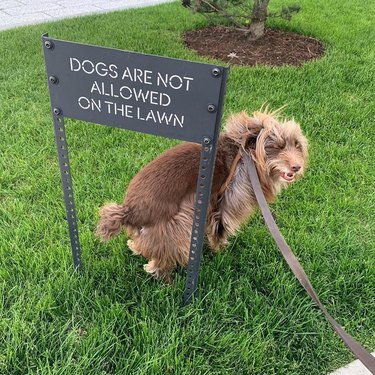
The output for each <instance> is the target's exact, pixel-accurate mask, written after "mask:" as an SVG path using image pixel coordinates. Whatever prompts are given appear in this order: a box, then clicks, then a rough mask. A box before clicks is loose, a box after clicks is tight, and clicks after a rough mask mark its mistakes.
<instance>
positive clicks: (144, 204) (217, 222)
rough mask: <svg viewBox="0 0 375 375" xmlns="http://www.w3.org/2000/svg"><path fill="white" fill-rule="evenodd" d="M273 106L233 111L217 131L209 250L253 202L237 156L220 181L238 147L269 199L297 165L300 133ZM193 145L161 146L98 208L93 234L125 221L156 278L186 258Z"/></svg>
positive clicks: (111, 232)
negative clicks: (118, 198) (116, 197)
mask: <svg viewBox="0 0 375 375" xmlns="http://www.w3.org/2000/svg"><path fill="white" fill-rule="evenodd" d="M275 114H276V112H274V113H262V112H255V113H254V114H253V116H252V117H249V116H248V115H247V114H246V113H245V112H242V113H239V114H235V115H232V116H230V118H229V119H228V121H227V125H226V127H225V130H224V131H223V132H222V134H221V135H220V137H219V142H218V151H217V157H216V164H215V170H214V177H213V183H212V189H211V199H210V206H209V210H208V216H207V226H206V234H207V239H208V243H209V245H210V247H211V249H212V250H213V251H214V252H216V251H218V250H219V249H220V248H221V247H223V246H225V245H226V244H227V237H228V236H229V235H234V234H235V233H236V231H237V230H238V229H239V227H240V226H241V225H242V224H243V223H244V222H245V221H246V220H247V219H248V218H249V217H250V215H251V214H252V212H253V210H254V209H255V208H256V206H257V203H256V200H255V197H254V193H253V189H252V186H251V183H250V180H249V177H248V174H247V171H246V167H245V165H244V159H243V158H241V159H240V160H239V162H238V164H237V165H236V168H235V171H234V174H233V177H232V178H231V180H230V181H227V178H228V175H229V174H230V169H231V166H232V164H233V162H234V160H235V158H236V155H237V154H238V153H240V155H243V153H245V152H246V153H250V154H251V155H252V157H253V160H254V161H255V165H256V168H257V172H258V175H259V178H260V181H261V184H262V188H263V192H264V194H265V196H266V199H267V201H268V202H272V201H273V200H274V199H275V198H276V195H277V194H278V193H279V192H280V190H281V189H282V188H284V187H286V186H288V184H290V183H291V182H293V181H295V180H296V178H298V177H299V176H301V175H302V173H303V170H304V167H305V164H306V160H307V140H306V138H305V137H304V136H303V134H302V132H301V129H300V126H299V125H298V124H297V123H296V122H294V121H285V122H279V120H277V118H276V117H275ZM200 152H201V146H200V145H198V144H194V143H187V142H186V143H182V144H180V145H178V146H175V147H173V148H171V149H170V150H167V151H166V152H164V153H163V154H161V155H160V156H159V157H157V158H156V159H155V160H153V161H152V162H150V163H149V164H148V165H146V166H145V167H144V168H143V169H142V170H141V171H140V172H139V173H138V174H137V175H136V176H135V177H134V178H133V180H132V181H131V182H130V184H129V187H128V191H127V194H126V197H125V200H124V202H123V203H122V204H120V205H118V204H115V203H111V204H108V205H105V206H103V207H102V208H101V209H100V221H99V223H98V227H97V234H98V235H99V236H100V237H101V238H102V239H103V240H104V241H107V240H109V239H110V238H111V237H113V236H115V235H117V234H119V233H120V232H121V230H122V229H123V228H125V229H126V231H127V233H128V235H129V236H130V237H131V240H129V241H128V246H129V248H130V249H131V250H132V251H133V252H134V253H135V254H139V255H142V256H144V257H145V258H147V259H148V260H149V262H148V264H146V265H145V266H144V268H145V270H146V271H147V272H149V273H151V274H152V275H153V276H155V277H157V278H162V279H169V277H170V275H171V272H172V271H173V269H175V268H176V267H177V266H178V265H180V266H186V265H187V262H188V256H189V245H190V238H191V231H192V223H193V214H194V198H195V191H196V184H197V178H198V169H199V162H200ZM223 186H226V189H225V190H224V192H222V193H220V190H223V189H221V188H222V187H223Z"/></svg>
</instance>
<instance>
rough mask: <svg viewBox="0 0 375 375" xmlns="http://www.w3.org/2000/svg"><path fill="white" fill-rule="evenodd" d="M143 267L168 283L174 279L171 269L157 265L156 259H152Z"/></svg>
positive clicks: (156, 277) (153, 275)
mask: <svg viewBox="0 0 375 375" xmlns="http://www.w3.org/2000/svg"><path fill="white" fill-rule="evenodd" d="M143 269H144V270H145V271H146V272H147V273H149V274H150V275H151V276H152V277H154V278H155V279H157V280H162V281H164V282H166V283H168V284H169V283H171V282H172V281H173V278H172V272H171V270H169V269H167V270H165V269H161V268H159V267H156V265H155V261H154V260H150V261H149V262H148V263H147V264H145V265H144V266H143Z"/></svg>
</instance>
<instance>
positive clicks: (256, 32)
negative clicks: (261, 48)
mask: <svg viewBox="0 0 375 375" xmlns="http://www.w3.org/2000/svg"><path fill="white" fill-rule="evenodd" d="M268 3H269V0H254V5H253V9H252V12H251V17H250V19H251V23H250V26H249V38H250V39H251V40H257V39H259V38H261V37H262V36H263V35H264V28H265V22H266V19H267V7H268Z"/></svg>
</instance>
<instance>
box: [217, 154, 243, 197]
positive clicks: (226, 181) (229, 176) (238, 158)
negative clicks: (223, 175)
mask: <svg viewBox="0 0 375 375" xmlns="http://www.w3.org/2000/svg"><path fill="white" fill-rule="evenodd" d="M240 159H241V152H240V150H238V153H237V155H236V157H235V158H234V160H233V163H232V166H231V167H230V171H229V175H228V177H227V179H226V180H225V182H224V183H223V185H221V188H220V190H219V196H220V195H222V194H223V193H224V192H225V190H227V187H228V186H229V184H230V182H231V181H232V178H233V175H234V172H235V170H236V167H237V164H238V162H239V161H240Z"/></svg>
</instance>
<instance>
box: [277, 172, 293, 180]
mask: <svg viewBox="0 0 375 375" xmlns="http://www.w3.org/2000/svg"><path fill="white" fill-rule="evenodd" d="M280 176H281V178H283V179H284V180H285V181H288V182H292V181H293V180H294V177H295V174H294V173H292V172H288V173H286V172H280Z"/></svg>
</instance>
